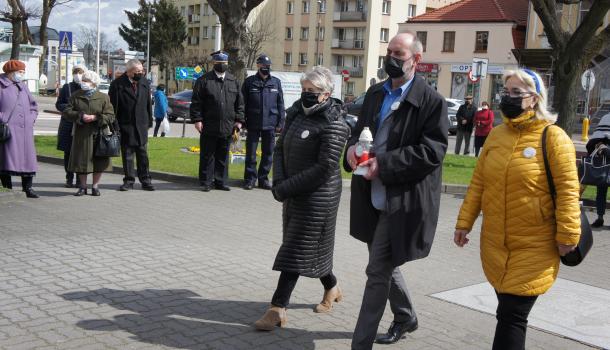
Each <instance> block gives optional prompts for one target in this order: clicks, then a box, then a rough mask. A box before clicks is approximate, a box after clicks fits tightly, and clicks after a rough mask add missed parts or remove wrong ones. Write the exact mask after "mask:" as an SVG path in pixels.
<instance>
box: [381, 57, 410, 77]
mask: <svg viewBox="0 0 610 350" xmlns="http://www.w3.org/2000/svg"><path fill="white" fill-rule="evenodd" d="M405 62H406V61H403V60H401V59H398V58H396V57H392V56H385V60H384V63H383V69H384V70H385V72H386V73H388V75H389V76H390V78H400V77H402V76H404V75H405V72H404V71H403V70H402V66H403V65H404V64H405Z"/></svg>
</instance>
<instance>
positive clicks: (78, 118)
mask: <svg viewBox="0 0 610 350" xmlns="http://www.w3.org/2000/svg"><path fill="white" fill-rule="evenodd" d="M83 114H94V115H96V116H97V120H95V121H93V122H91V123H85V122H83V119H82V117H83ZM62 118H65V119H66V120H69V121H70V122H72V123H75V126H74V137H73V141H72V148H71V151H70V161H69V163H68V169H69V170H70V171H72V172H75V173H79V174H89V173H94V172H96V173H98V172H102V171H111V170H112V163H111V161H110V158H109V157H96V156H95V155H94V152H95V139H96V137H97V135H98V134H99V133H100V132H102V131H104V130H107V129H108V128H109V126H110V125H111V124H113V123H114V111H113V108H112V104H110V100H109V98H108V95H106V94H104V93H102V92H99V91H96V92H94V93H93V95H92V96H87V95H85V93H84V91H83V90H79V91H77V92H75V93H74V94H72V97H70V103H69V104H68V106H67V107H66V108H65V109H64V111H63V113H62Z"/></svg>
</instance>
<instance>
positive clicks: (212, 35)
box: [210, 28, 216, 39]
mask: <svg viewBox="0 0 610 350" xmlns="http://www.w3.org/2000/svg"><path fill="white" fill-rule="evenodd" d="M211 32H212V34H211V35H210V36H211V37H212V39H216V28H212V30H211Z"/></svg>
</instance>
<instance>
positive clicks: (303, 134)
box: [301, 130, 309, 139]
mask: <svg viewBox="0 0 610 350" xmlns="http://www.w3.org/2000/svg"><path fill="white" fill-rule="evenodd" d="M307 136H309V130H303V132H302V133H301V138H302V139H306V138H307Z"/></svg>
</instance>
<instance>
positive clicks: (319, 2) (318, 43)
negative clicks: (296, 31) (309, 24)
mask: <svg viewBox="0 0 610 350" xmlns="http://www.w3.org/2000/svg"><path fill="white" fill-rule="evenodd" d="M321 10H322V0H318V25H317V26H316V61H315V62H314V66H317V65H319V64H320V11H321Z"/></svg>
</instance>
